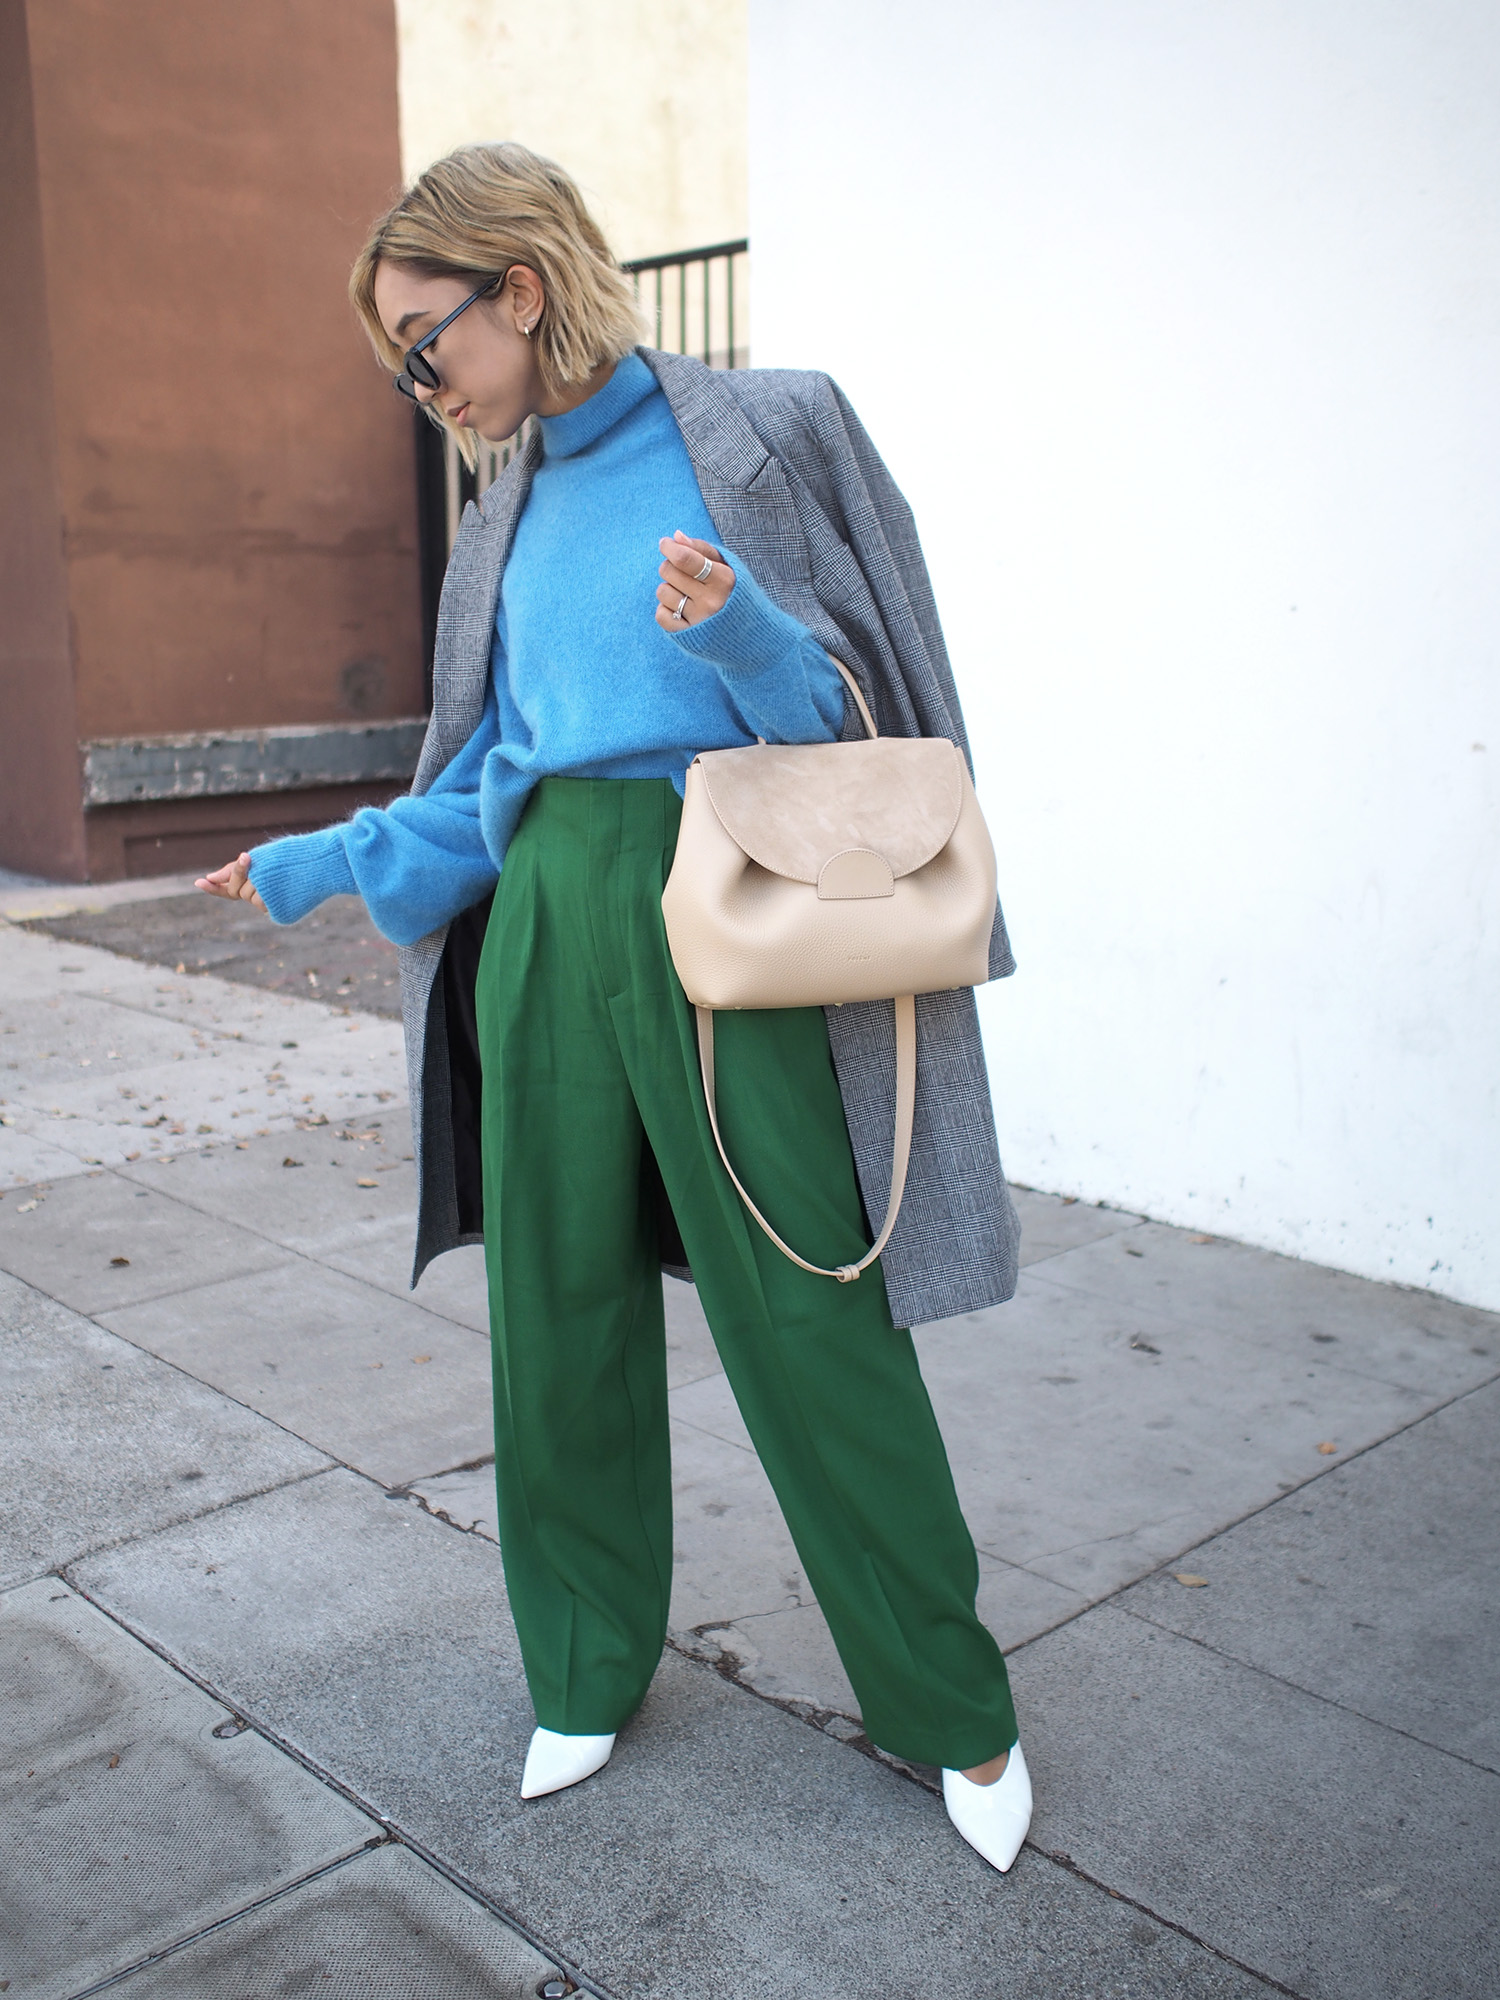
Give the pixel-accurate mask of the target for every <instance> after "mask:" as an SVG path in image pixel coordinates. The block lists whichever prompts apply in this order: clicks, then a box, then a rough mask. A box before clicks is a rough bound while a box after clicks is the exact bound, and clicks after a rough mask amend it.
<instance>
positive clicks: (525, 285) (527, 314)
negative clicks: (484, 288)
mask: <svg viewBox="0 0 1500 2000" xmlns="http://www.w3.org/2000/svg"><path fill="white" fill-rule="evenodd" d="M546 302H547V295H546V293H545V292H544V291H543V290H542V281H541V279H540V278H539V277H538V276H537V274H536V272H535V271H533V270H531V269H530V268H529V267H528V266H527V265H525V264H512V265H511V267H510V270H509V272H508V273H507V274H506V279H505V289H504V291H502V292H501V294H500V309H501V311H502V312H508V313H509V314H510V315H511V316H512V318H513V319H514V321H515V328H516V332H517V333H524V334H526V335H527V336H528V338H529V337H530V334H531V331H532V329H533V328H534V327H535V325H536V323H537V321H538V320H539V319H540V318H541V316H542V307H543V306H544V305H545V304H546Z"/></svg>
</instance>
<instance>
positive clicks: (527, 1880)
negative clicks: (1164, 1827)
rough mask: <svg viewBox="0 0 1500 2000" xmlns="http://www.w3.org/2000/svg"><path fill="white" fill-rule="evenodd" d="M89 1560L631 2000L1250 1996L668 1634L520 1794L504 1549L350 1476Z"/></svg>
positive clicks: (1250, 1990) (462, 1869)
mask: <svg viewBox="0 0 1500 2000" xmlns="http://www.w3.org/2000/svg"><path fill="white" fill-rule="evenodd" d="M210 1570H212V1573H210ZM80 1580H81V1581H83V1582H84V1583H85V1587H86V1588H88V1589H89V1591H90V1592H91V1593H94V1592H97V1593H98V1594H99V1595H100V1597H101V1598H102V1600H103V1601H104V1602H105V1603H107V1604H108V1605H109V1607H110V1608H111V1610H112V1611H113V1612H115V1613H116V1614H117V1615H119V1616H121V1617H123V1618H125V1619H126V1620H127V1621H128V1622H129V1623H130V1624H132V1625H134V1626H136V1627H138V1628H139V1629H141V1630H143V1631H145V1632H147V1633H148V1634H150V1635H151V1636H152V1637H153V1638H154V1639H155V1640H156V1641H157V1642H159V1643H161V1644H163V1645H164V1646H166V1647H167V1648H168V1649H169V1650H170V1651H171V1652H172V1653H173V1654H174V1655H177V1656H178V1657H181V1658H183V1659H184V1660H185V1661H186V1662H187V1663H188V1664H190V1665H191V1666H192V1667H193V1669H194V1670H195V1671H196V1672H198V1673H201V1674H202V1675H204V1677H205V1678H206V1679H208V1680H209V1681H211V1682H212V1683H213V1684H214V1686H215V1687H216V1689H217V1690H218V1691H219V1692H221V1693H222V1694H223V1695H224V1696H225V1697H226V1699H228V1700H230V1701H231V1702H233V1704H234V1706H235V1707H236V1709H237V1710H238V1711H239V1712H241V1713H244V1714H247V1715H249V1716H251V1717H252V1719H254V1720H255V1721H256V1722H257V1723H259V1724H262V1725H264V1726H266V1727H268V1728H271V1729H273V1730H274V1731H276V1732H277V1733H278V1734H279V1735H281V1736H283V1737H285V1738H286V1739H287V1740H288V1741H290V1742H292V1743H293V1744H295V1745H296V1746H298V1747H299V1748H300V1749H301V1750H302V1751H303V1752H304V1753H305V1754H307V1755H308V1756H310V1757H312V1758H313V1759H314V1760H315V1761H316V1762H317V1764H318V1765H319V1767H320V1768H322V1769H325V1770H327V1771H329V1772H330V1773H331V1774H332V1775H333V1776H335V1777H337V1778H338V1779H339V1780H340V1781H341V1782H343V1783H345V1784H347V1785H349V1786H350V1787H351V1788H352V1789H353V1790H354V1791H355V1792H356V1793H357V1794H358V1795H359V1796H360V1797H361V1798H363V1799H366V1800H368V1801H369V1802H370V1803H371V1804H372V1805H373V1806H374V1807H375V1808H376V1809H377V1810H379V1811H380V1812H381V1813H382V1814H384V1815H389V1816H390V1817H391V1818H392V1819H393V1820H394V1821H395V1823H396V1824H397V1826H398V1827H399V1828H400V1829H401V1830H402V1831H404V1832H405V1833H407V1834H409V1835H410V1837H411V1838H412V1839H413V1840H415V1841H418V1842H421V1843H422V1844H423V1845H428V1846H431V1847H432V1848H433V1849H434V1850H435V1851H440V1852H441V1853H442V1854H443V1856H444V1858H445V1860H446V1861H447V1862H448V1863H449V1864H450V1865H451V1866H453V1867H454V1868H455V1869H456V1870H457V1871H458V1873H459V1874H460V1875H461V1876H462V1877H463V1878H464V1879H465V1880H466V1881H468V1882H470V1883H472V1884H473V1885H474V1886H475V1887H476V1888H477V1889H478V1890H479V1891H480V1892H481V1893H482V1894H483V1895H485V1896H486V1897H488V1898H491V1899H493V1900H494V1901H495V1902H496V1903H497V1905H498V1906H499V1907H501V1908H502V1909H506V1910H511V1911H516V1912H521V1913H524V1918H525V1921H526V1924H527V1927H528V1929H530V1930H531V1932H532V1933H533V1935H536V1936H539V1937H541V1938H543V1939H545V1940H546V1941H547V1945H548V1948H549V1949H555V1950H557V1951H559V1952H560V1953H562V1954H563V1956H564V1957H565V1959H566V1960H567V1961H569V1962H570V1963H572V1964H575V1965H578V1966H580V1967H582V1969H583V1971H584V1973H585V1975H587V1976H588V1977H589V1978H591V1979H593V1980H597V1981H599V1982H601V1983H602V1984H603V1985H604V1986H605V1987H606V1988H607V1989H608V1990H609V1991H611V1992H614V1993H616V1994H619V1995H621V1996H622V1997H623V1996H629V2000H681V1996H683V1995H684V1994H689V1993H700V1992H701V1993H716V1994H726V1995H727V1994H733V1995H734V1996H735V2000H786V1996H787V1995H788V1994H791V1993H801V1992H804V1991H808V1992H810V1991H817V1990H820V1989H822V1990H827V1991H830V1992H834V1993H837V1994H838V1995H839V1996H840V2000H932V1996H933V1995H934V1994H937V1993H945V1992H955V1993H962V1994H970V1993H980V1994H994V1995H997V1996H998V1995H999V1994H1001V1993H1003V1994H1004V1996H1005V2000H1085V1996H1087V2000H1103V1996H1121V2000H1123V1996H1126V1995H1131V1996H1140V2000H1147V1996H1155V1995H1161V1996H1167V1995H1171V1996H1174V2000H1177V1996H1186V2000H1199V1996H1203V2000H1209V1996H1213V2000H1242V1996H1244V2000H1248V1996H1250V1995H1257V1996H1260V1995H1263V1994H1264V1992H1265V1990H1266V1989H1265V1987H1264V1985H1263V1983H1262V1982H1261V1981H1259V1980H1258V1979H1256V1978H1254V1977H1252V1976H1250V1975H1248V1974H1246V1973H1244V1972H1242V1971H1240V1970H1238V1969H1236V1968H1235V1967H1233V1966H1231V1965H1227V1964H1226V1963H1224V1962H1223V1961H1222V1960H1221V1959H1219V1958H1217V1957H1216V1956H1215V1955H1214V1954H1213V1953H1212V1952H1210V1951H1209V1950H1207V1949H1205V1948H1203V1947H1202V1946H1200V1945H1197V1944H1195V1943H1193V1942H1192V1941H1190V1940H1189V1939H1186V1938H1184V1937H1181V1936H1179V1935H1177V1934H1176V1933H1175V1932H1173V1931H1171V1930H1168V1929H1165V1928H1163V1927H1162V1926H1160V1925H1158V1924H1157V1923H1155V1922H1153V1921H1152V1920H1151V1918H1150V1917H1149V1914H1148V1913H1143V1912H1142V1911H1140V1910H1138V1909H1133V1908H1131V1907H1129V1906H1128V1905H1126V1904H1124V1903H1121V1902H1117V1901H1115V1900H1113V1899H1111V1898H1110V1897H1109V1896H1108V1895H1107V1894H1106V1893H1105V1892H1104V1891H1103V1890H1101V1889H1098V1888H1095V1887H1093V1886H1092V1885H1090V1884H1088V1883H1086V1882H1084V1881H1082V1880H1080V1879H1079V1878H1078V1877H1077V1876H1076V1875H1074V1874H1072V1873H1070V1872H1069V1871H1068V1870H1067V1869H1066V1868H1064V1867H1061V1866H1058V1865H1055V1864H1054V1863H1052V1862H1050V1861H1048V1860H1047V1859H1046V1858H1045V1857H1044V1856H1042V1855H1040V1854H1037V1853H1036V1852H1034V1851H1029V1852H1027V1853H1026V1854H1023V1856H1022V1857H1021V1859H1020V1860H1019V1862H1018V1863H1017V1865H1016V1867H1015V1869H1014V1870H1013V1871H1012V1872H1011V1874H1010V1875H1009V1876H1005V1877H1002V1876H999V1875H997V1874H995V1872H994V1871H993V1870H992V1869H989V1868H988V1867H987V1866H986V1865H985V1864H984V1863H983V1862H982V1861H980V1860H979V1858H978V1857H977V1856H976V1855H974V1854H973V1853H972V1852H971V1851H970V1850H969V1849H968V1848H967V1847H965V1846H964V1844H963V1843H962V1842H961V1841H960V1840H959V1839H958V1838H957V1836H956V1835H955V1834H954V1833H953V1832H952V1829H951V1828H950V1827H949V1826H948V1824H947V1822H946V1820H945V1818H944V1816H943V1813H942V1808H941V1805H940V1803H939V1802H938V1800H937V1799H936V1798H934V1797H933V1796H932V1794H931V1793H930V1792H928V1791H926V1790H924V1789H922V1788H921V1787H919V1786H917V1785H915V1784H913V1783H912V1782H910V1781H909V1780H907V1779H905V1778H903V1777H901V1776H900V1775H899V1774H897V1773H896V1772H894V1771H892V1770H890V1769H889V1768H888V1767H886V1766H884V1765H881V1764H879V1763H876V1762H873V1761H872V1760H870V1759H869V1758H867V1757H864V1756H862V1755H860V1754H859V1753H858V1751H856V1750H854V1749H852V1748H850V1747H848V1746H847V1745H845V1744H841V1743H839V1742H838V1741H836V1740H835V1739H834V1738H832V1737H831V1736H829V1735H827V1734H825V1733H823V1732H821V1731H819V1730H817V1729H814V1728H811V1727H809V1726H808V1725H807V1724H805V1723H803V1722H799V1721H797V1720H796V1719H794V1718H793V1717H791V1716H788V1715H786V1714H785V1713H783V1712H782V1711H781V1710H779V1709H777V1708H775V1707H773V1706H771V1705H769V1704H768V1703H765V1702H762V1701H758V1700H756V1699H755V1698H754V1697H753V1696H751V1695H749V1694H746V1693H745V1692H743V1691H742V1690H740V1689H738V1688H735V1687H733V1686H731V1685H730V1684H729V1683H728V1682H726V1681H725V1680H724V1679H722V1678H721V1677H720V1676H719V1675H717V1674H714V1673H712V1672H709V1671H708V1670H706V1669H705V1668H703V1667H700V1666H697V1665H695V1664H692V1663H689V1662H685V1661H681V1660H678V1659H675V1658H673V1657H671V1656H669V1657H668V1659H667V1660H666V1661H665V1662H664V1664H663V1667H662V1670H661V1672H660V1673H659V1674H658V1676H657V1680H656V1683H655V1685H654V1687H653V1689H652V1692H651V1694H650V1696H649V1697H648V1700H647V1702H646V1705H645V1707H644V1708H643V1709H642V1711H641V1712H640V1714H639V1715H638V1716H637V1717H636V1719H635V1720H634V1721H633V1722H632V1723H631V1724H630V1725H629V1727H628V1728H627V1729H626V1730H625V1731H624V1732H623V1733H622V1735H621V1738H620V1742H619V1745H618V1746H617V1748H616V1752H615V1756H614V1758H613V1760H612V1762H611V1763H610V1765H609V1766H608V1767H607V1768H606V1770H604V1771H603V1772H601V1773H599V1775H598V1776H597V1777H595V1778H592V1779H590V1780H589V1782H588V1783H587V1784H586V1785H582V1786H579V1787H577V1788H576V1789H575V1790H572V1791H569V1792H567V1793H562V1794H558V1795H556V1796H555V1797H553V1798H550V1799H539V1800H535V1801H532V1802H530V1803H526V1802H523V1801H522V1800H521V1799H520V1798H519V1796H518V1793H517V1784H518V1780H519V1773H520V1768H521V1762H522V1758H523V1755H524V1749H525V1743H526V1740H527V1736H528V1733H529V1731H530V1728H531V1720H532V1718H531V1711H530V1703H529V1700H528V1698H527V1696H526V1692H525V1687H524V1683H523V1681H522V1678H521V1675H520V1670H519V1664H518V1662H517V1659H516V1653H515V1641H514V1636H513V1632H512V1629H511V1627H510V1623H509V1618H508V1615H507V1613H506V1609H505V1598H504V1590H503V1583H502V1577H501V1567H500V1561H499V1554H498V1551H497V1550H496V1549H495V1548H493V1547H492V1546H491V1545H490V1544H489V1543H487V1542H485V1541H484V1540H482V1539H481V1538H480V1537H478V1536H475V1535H460V1534H455V1533H454V1532H453V1530H452V1529H451V1528H448V1527H446V1526H445V1525H443V1524H442V1523H441V1522H438V1521H435V1520H432V1519H431V1518H429V1517H427V1516H425V1515H423V1514H422V1513H421V1512H420V1511H419V1510H418V1509H417V1508H416V1506H415V1505H414V1504H411V1503H407V1502H403V1501H400V1500H392V1499H388V1498H385V1497H382V1496H381V1495H380V1494H379V1493H377V1492H376V1491H375V1490H374V1489H373V1488H371V1487H370V1486H369V1485H368V1484H367V1483H365V1482H363V1481H360V1480H357V1479H355V1478H354V1477H353V1476H352V1475H350V1474H347V1473H343V1472H335V1473H331V1474H326V1475H324V1476H322V1477H320V1478H318V1479H315V1480H309V1481H306V1482H304V1483H303V1485H302V1486H300V1487H299V1488H298V1489H297V1490H296V1492H295V1494H294V1495H292V1494H288V1495H286V1496H279V1495H268V1496H266V1498H265V1499H263V1500H256V1501H251V1502H248V1503H246V1504H245V1505H244V1506H240V1507H233V1508H226V1509H223V1510H221V1511H220V1512H219V1513H218V1514H216V1515H214V1516H212V1517H208V1518H205V1519H204V1520H201V1521H198V1522H194V1523H192V1524H189V1525H186V1526H185V1527H183V1528H182V1529H177V1530H173V1531H171V1532H170V1533H167V1534H164V1535H160V1536H155V1537H153V1538H152V1539H151V1540H150V1541H149V1542H145V1543H139V1544H135V1545H133V1546H132V1547H131V1548H130V1549H128V1550H119V1551H116V1552H113V1553H112V1554H110V1555H108V1556H106V1557H104V1558H103V1559H101V1560H99V1561H91V1562H89V1563H88V1564H86V1565H84V1566H82V1569H81V1571H80ZM1132 1622H1136V1621H1132ZM1142 1629H1143V1630H1144V1629H1149V1628H1145V1627H1142ZM1175 1643H1181V1642H1175Z"/></svg>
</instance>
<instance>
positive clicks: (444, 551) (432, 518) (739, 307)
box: [416, 237, 750, 706]
mask: <svg viewBox="0 0 1500 2000" xmlns="http://www.w3.org/2000/svg"><path fill="white" fill-rule="evenodd" d="M749 250H750V245H749V243H748V241H747V240H746V239H745V238H743V237H741V238H740V240H739V241H738V242H735V243H710V244H708V245H706V246H705V247H704V248H702V249H699V250H674V251H671V252H670V253H668V254H667V255H666V256H663V257H637V258H634V259H633V260H632V261H631V262H630V263H628V264H625V265H622V266H621V268H622V270H625V271H628V272H629V274H630V276H631V278H632V280H633V282H634V285H635V295H636V300H637V302H638V304H639V305H640V307H641V311H642V313H643V315H644V317H645V320H646V330H647V337H648V339H649V340H650V341H651V344H652V345H653V346H655V347H661V348H665V349H666V350H667V352H668V353H670V354H695V355H696V356H697V357H698V359H699V360H701V361H706V362H707V363H708V365H709V367H710V368H745V367H748V366H749V361H750V341H749V330H748V324H747V321H748V305H749V286H748V284H747V283H746V278H747V275H748V266H747V262H746V260H747V258H748V255H749ZM416 426H417V432H416V444H417V534H418V538H419V541H420V549H421V570H422V639H423V645H424V648H425V653H426V660H427V694H428V704H429V706H430V705H431V697H432V653H433V647H434V644H435V642H436V638H437V611H438V598H439V596H440V594H441V592H442V588H443V573H444V571H445V570H446V569H447V567H448V557H449V556H450V555H451V553H452V551H453V540H454V537H455V536H456V535H457V533H458V524H459V522H460V521H461V520H462V519H463V511H464V508H465V507H466V506H467V505H468V503H469V502H470V501H471V500H477V499H478V498H479V496H480V495H481V494H482V493H485V492H487V491H488V490H489V488H490V487H491V486H493V485H494V483H495V481H496V480H497V479H498V478H499V477H500V475H501V473H502V472H503V471H504V470H505V468H506V466H507V465H509V464H510V462H511V460H512V458H514V457H515V455H516V453H517V452H518V451H519V450H520V448H521V446H522V444H523V443H524V442H525V438H526V427H525V426H524V425H523V426H522V428H521V429H520V430H519V431H518V432H517V433H516V435H515V436H514V437H512V438H507V439H506V440H505V442H504V443H503V444H483V445H481V446H480V451H479V463H478V464H477V466H475V467H474V469H473V470H472V471H471V470H470V469H469V467H468V466H467V465H465V464H464V462H463V460H462V458H460V457H459V453H458V446H457V445H456V444H455V442H454V440H453V439H452V438H451V437H450V436H448V434H447V433H446V432H445V431H443V430H441V429H440V428H439V427H438V426H437V425H436V424H434V423H433V422H432V420H431V419H430V418H429V417H427V416H426V415H425V414H424V413H423V412H422V411H421V410H418V411H417V412H416Z"/></svg>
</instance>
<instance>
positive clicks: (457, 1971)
mask: <svg viewBox="0 0 1500 2000" xmlns="http://www.w3.org/2000/svg"><path fill="white" fill-rule="evenodd" d="M559 1970H560V1969H559V1967H558V1966H557V1965H556V1964H555V1963H554V1962H553V1961H552V1960H551V1959H549V1958H544V1957H543V1956H542V1954H541V1953H540V1952H539V1951H537V1950H536V1949H535V1947H534V1946H532V1945H530V1944H528V1943H527V1942H526V1940H525V1939H524V1938H523V1937H520V1936H518V1935H517V1933H516V1932H515V1931H513V1930H511V1929H510V1928H509V1927H508V1926H507V1925H505V1924H503V1923H501V1922H500V1921H499V1919H498V1918H497V1917H495V1916H493V1915H491V1913H490V1912H489V1911H488V1910H486V1909H485V1908H484V1906H483V1905H482V1904H480V1903H476V1902H475V1901H474V1899H473V1897H471V1896H466V1895H465V1894H464V1893H463V1891H462V1890H461V1889H457V1888H455V1887H454V1885H453V1884H452V1883H451V1882H449V1881H448V1880H447V1879H446V1878H445V1877H444V1876H442V1875H439V1874H438V1872H437V1870H436V1869H435V1868H429V1867H428V1866H427V1864H426V1863H425V1862H423V1861H420V1860H418V1858H417V1857H416V1855H414V1854H413V1853H412V1852H411V1850H410V1849H409V1848H406V1847H401V1846H397V1845H395V1844H393V1843H388V1844H387V1845H386V1846H384V1847H377V1848H374V1849H372V1850H371V1852H370V1853H368V1854H359V1855H356V1856H355V1858H354V1859H353V1860H352V1861H346V1862H344V1863H343V1864H341V1865H340V1866H338V1867H336V1868H333V1869H331V1870H330V1871H329V1872H328V1873H327V1874H325V1875H321V1876H319V1877H318V1879H317V1880H316V1881H313V1882H308V1883H306V1884H304V1885H303V1886H302V1887H300V1888H296V1889H293V1890H291V1891H289V1892H288V1893H287V1894H286V1895H283V1896H278V1897H277V1898H276V1900H275V1901H274V1902H271V1903H267V1904H264V1905H262V1906H261V1907H260V1908H258V1909H253V1910H249V1911H247V1912H246V1913H245V1914H244V1915H243V1916H239V1917H236V1918H235V1919H234V1921H233V1922H232V1923H229V1924H226V1925H224V1926H223V1927H222V1928H221V1929H218V1930H214V1931H212V1932H210V1933H209V1934H208V1935H207V1936H206V1937H201V1938H197V1939H194V1940H193V1941H192V1942H191V1943H189V1944H186V1945H184V1946H182V1947H181V1949H179V1950H177V1951H174V1952H173V1953H172V1954H171V1956H170V1957H168V1958H166V1959H163V1960H161V1961H160V1962H159V1963H158V1964H156V1965H151V1966H147V1967H145V1968H144V1969H143V1970H141V1971H139V1972H136V1973H132V1974H131V1975H130V1976H129V1977H128V1978H126V1979H123V1980H122V1981H121V1982H120V1984H119V1986H118V1987H116V1988H111V1989H110V1990H111V1991H117V1992H118V1993H119V1994H120V1996H121V2000H266V1996H267V1995H268V1994H304V1993H306V1994H317V1995H320V1996H326V2000H535V1995H536V1994H537V1993H538V1992H540V1990H541V1988H542V1986H543V1983H544V1982H545V1981H546V1980H547V1979H548V1978H554V1979H555V1978H558V1975H559ZM561 1990H563V1988H562V1986H561V1985H559V1991H561Z"/></svg>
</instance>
